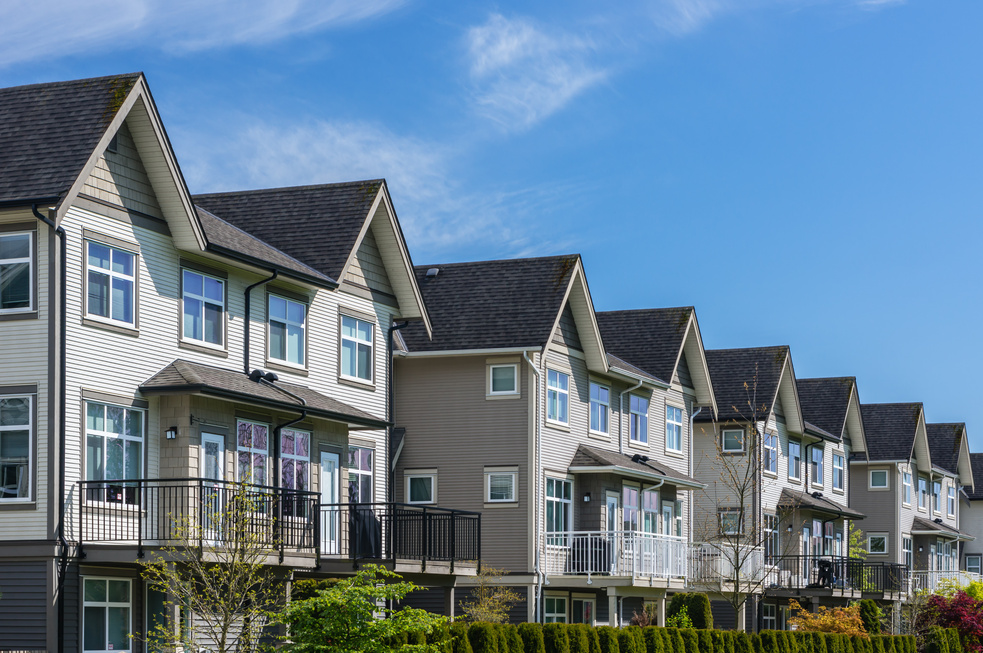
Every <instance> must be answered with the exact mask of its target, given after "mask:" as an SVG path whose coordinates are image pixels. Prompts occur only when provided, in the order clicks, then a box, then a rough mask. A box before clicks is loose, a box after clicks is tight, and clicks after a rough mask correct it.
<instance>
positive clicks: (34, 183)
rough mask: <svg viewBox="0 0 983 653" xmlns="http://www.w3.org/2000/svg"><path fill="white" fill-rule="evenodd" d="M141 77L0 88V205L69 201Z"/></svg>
mask: <svg viewBox="0 0 983 653" xmlns="http://www.w3.org/2000/svg"><path fill="white" fill-rule="evenodd" d="M141 76H142V75H141V74H140V73H130V74H126V75H111V76H109V77H96V78H93V79H79V80H74V81H70V82H53V83H48V84H31V85H29V86H16V87H13V88H4V89H0V170H3V175H2V176H0V202H2V203H12V202H15V201H22V202H23V201H28V202H30V201H31V200H38V199H47V200H49V201H48V202H47V205H57V204H59V203H60V202H61V200H63V199H65V197H66V196H67V195H68V193H69V191H70V189H71V188H72V186H73V184H74V183H75V181H76V179H78V178H79V176H80V175H81V174H82V171H83V170H84V169H85V167H86V164H87V163H88V161H89V157H91V156H92V153H93V152H94V151H95V150H96V147H97V146H98V145H99V142H100V141H101V140H102V137H103V135H105V133H106V130H107V129H108V127H109V125H110V123H111V122H112V121H113V118H115V117H116V114H117V112H118V111H119V109H120V106H121V105H122V102H123V99H124V98H125V97H126V96H127V94H128V93H129V92H130V90H131V89H132V88H133V86H134V84H136V82H137V80H138V79H140V77H141Z"/></svg>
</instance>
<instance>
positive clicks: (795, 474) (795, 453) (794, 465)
mask: <svg viewBox="0 0 983 653" xmlns="http://www.w3.org/2000/svg"><path fill="white" fill-rule="evenodd" d="M788 477H789V478H790V479H792V480H794V481H798V480H799V479H801V478H802V443H800V442H796V441H795V440H789V441H788Z"/></svg>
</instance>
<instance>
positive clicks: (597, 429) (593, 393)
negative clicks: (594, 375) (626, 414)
mask: <svg viewBox="0 0 983 653" xmlns="http://www.w3.org/2000/svg"><path fill="white" fill-rule="evenodd" d="M610 410H611V390H610V388H606V387H605V386H603V385H599V384H597V383H591V384H590V430H591V431H592V432H594V433H604V434H607V433H608V416H609V411H610Z"/></svg>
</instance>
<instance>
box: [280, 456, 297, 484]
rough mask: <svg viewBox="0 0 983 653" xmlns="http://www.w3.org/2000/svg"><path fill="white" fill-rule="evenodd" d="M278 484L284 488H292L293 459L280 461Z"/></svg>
mask: <svg viewBox="0 0 983 653" xmlns="http://www.w3.org/2000/svg"><path fill="white" fill-rule="evenodd" d="M280 465H281V467H280V484H281V485H283V487H285V488H289V489H291V490H292V489H295V488H294V461H292V460H283V461H281V463H280Z"/></svg>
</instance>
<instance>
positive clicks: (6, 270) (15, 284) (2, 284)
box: [0, 231, 34, 313]
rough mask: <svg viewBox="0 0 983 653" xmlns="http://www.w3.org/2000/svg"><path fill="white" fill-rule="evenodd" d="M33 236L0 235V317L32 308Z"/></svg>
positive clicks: (29, 234) (27, 233)
mask: <svg viewBox="0 0 983 653" xmlns="http://www.w3.org/2000/svg"><path fill="white" fill-rule="evenodd" d="M32 239H33V232H30V231H28V232H24V233H3V234H0V313H15V312H18V311H29V310H31V309H32V308H33V306H32V304H33V287H34V280H33V278H32V277H33V275H34V266H33V263H32V261H31V258H32V255H33V252H34V247H33V244H32V242H31V240H32Z"/></svg>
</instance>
